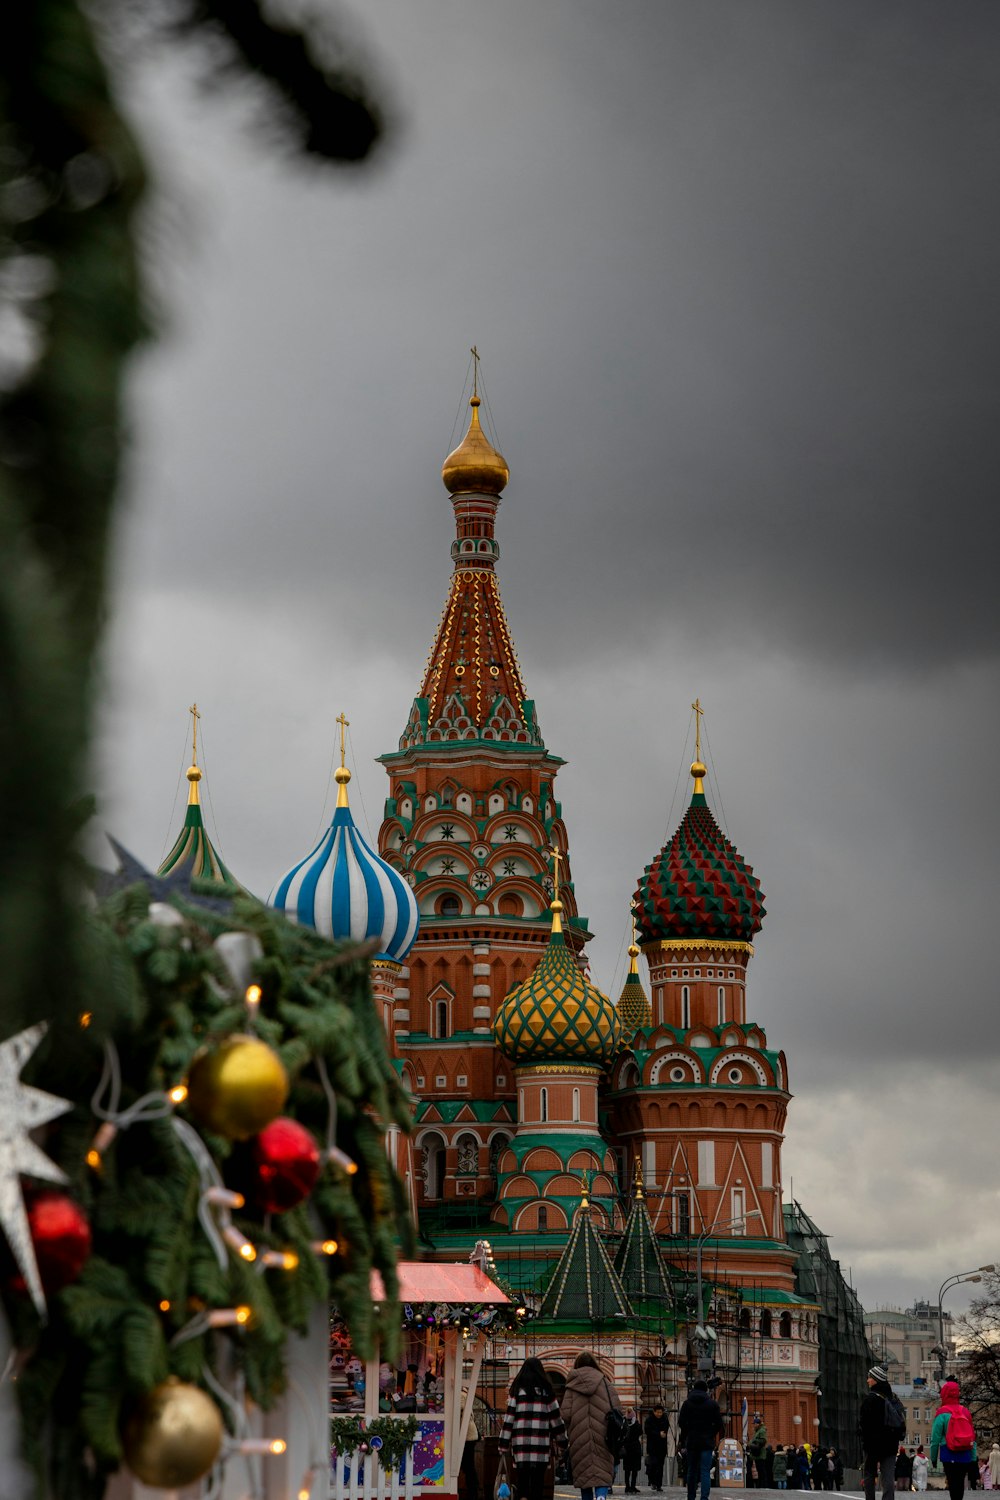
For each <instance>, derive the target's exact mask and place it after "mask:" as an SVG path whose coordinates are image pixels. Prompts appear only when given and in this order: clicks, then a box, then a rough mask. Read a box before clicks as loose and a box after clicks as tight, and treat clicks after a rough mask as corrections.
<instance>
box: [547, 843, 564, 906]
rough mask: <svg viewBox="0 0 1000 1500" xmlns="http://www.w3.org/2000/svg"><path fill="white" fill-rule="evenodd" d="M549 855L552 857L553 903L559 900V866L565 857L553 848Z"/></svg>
mask: <svg viewBox="0 0 1000 1500" xmlns="http://www.w3.org/2000/svg"><path fill="white" fill-rule="evenodd" d="M549 853H550V854H551V856H552V870H553V886H554V889H553V891H552V899H553V901H558V900H559V864H560V861H561V860H563V859H565V857H566V856H565V855H564V854H562V853H560V851H559V850H558V849H556V848H555V846H553V847H552V848H551V849H550V850H549Z"/></svg>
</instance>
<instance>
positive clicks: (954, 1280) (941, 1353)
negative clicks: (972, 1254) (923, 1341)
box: [937, 1266, 996, 1385]
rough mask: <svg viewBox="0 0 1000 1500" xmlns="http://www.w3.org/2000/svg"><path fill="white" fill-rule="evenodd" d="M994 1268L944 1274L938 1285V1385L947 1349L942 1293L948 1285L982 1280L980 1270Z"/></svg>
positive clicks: (994, 1268)
mask: <svg viewBox="0 0 1000 1500" xmlns="http://www.w3.org/2000/svg"><path fill="white" fill-rule="evenodd" d="M995 1270H996V1266H980V1267H979V1268H978V1270H976V1271H959V1273H958V1275H957V1276H946V1277H945V1279H944V1281H942V1283H941V1285H940V1287H939V1288H938V1296H937V1310H938V1345H937V1357H938V1385H940V1384H941V1382H942V1380H943V1379H944V1366H945V1360H946V1359H947V1357H948V1351H947V1349H946V1348H945V1342H944V1307H943V1301H944V1294H945V1292H946V1291H948V1289H949V1288H950V1287H953V1286H958V1285H959V1284H960V1283H961V1282H963V1281H982V1279H983V1278H982V1276H981V1274H980V1272H983V1271H995Z"/></svg>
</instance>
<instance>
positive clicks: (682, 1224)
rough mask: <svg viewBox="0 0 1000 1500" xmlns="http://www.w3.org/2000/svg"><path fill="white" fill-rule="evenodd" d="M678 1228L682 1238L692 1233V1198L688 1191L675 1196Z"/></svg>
mask: <svg viewBox="0 0 1000 1500" xmlns="http://www.w3.org/2000/svg"><path fill="white" fill-rule="evenodd" d="M674 1209H675V1211H676V1230H677V1233H678V1234H679V1235H680V1236H681V1238H682V1239H687V1238H688V1237H689V1235H690V1233H691V1198H690V1196H689V1195H688V1194H687V1193H678V1194H677V1195H676V1196H675V1198H674Z"/></svg>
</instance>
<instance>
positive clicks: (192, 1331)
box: [170, 1305, 253, 1349]
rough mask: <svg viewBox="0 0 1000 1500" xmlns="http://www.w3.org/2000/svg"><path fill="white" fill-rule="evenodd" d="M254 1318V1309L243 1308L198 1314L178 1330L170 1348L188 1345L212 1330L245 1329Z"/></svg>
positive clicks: (214, 1309)
mask: <svg viewBox="0 0 1000 1500" xmlns="http://www.w3.org/2000/svg"><path fill="white" fill-rule="evenodd" d="M252 1317H253V1309H252V1308H250V1307H247V1306H246V1305H244V1306H241V1307H212V1308H210V1309H209V1310H208V1311H207V1312H200V1313H197V1314H196V1315H195V1316H194V1317H193V1318H191V1319H190V1321H189V1322H187V1323H185V1324H184V1327H183V1328H180V1329H178V1331H177V1332H176V1333H175V1334H174V1336H173V1338H172V1339H171V1340H170V1347H171V1348H172V1349H173V1348H176V1346H177V1345H178V1344H186V1343H187V1342H188V1340H189V1339H197V1338H200V1337H201V1335H202V1334H203V1333H207V1332H208V1330H209V1329H210V1328H245V1327H246V1326H247V1324H248V1323H249V1322H250V1319H251V1318H252Z"/></svg>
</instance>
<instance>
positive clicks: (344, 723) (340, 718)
mask: <svg viewBox="0 0 1000 1500" xmlns="http://www.w3.org/2000/svg"><path fill="white" fill-rule="evenodd" d="M335 722H336V723H338V724H339V725H340V764H341V765H342V766H344V765H346V764H347V760H346V758H345V755H344V731H345V730H347V729H350V727H351V721H350V719H348V718H345V716H344V714H342V713H339V714H338V715H337V718H336V721H335Z"/></svg>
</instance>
